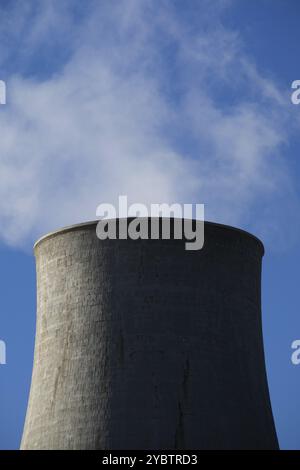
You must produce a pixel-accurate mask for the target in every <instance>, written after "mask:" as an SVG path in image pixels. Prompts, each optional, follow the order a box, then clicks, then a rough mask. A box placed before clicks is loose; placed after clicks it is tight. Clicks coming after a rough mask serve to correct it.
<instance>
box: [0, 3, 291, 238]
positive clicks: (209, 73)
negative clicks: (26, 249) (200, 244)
mask: <svg viewBox="0 0 300 470" xmlns="http://www.w3.org/2000/svg"><path fill="white" fill-rule="evenodd" d="M24 3H25V2H12V3H11V6H10V8H9V9H7V8H6V9H3V11H1V18H2V17H3V18H4V20H3V22H1V25H0V38H1V39H2V38H6V43H5V41H1V44H4V46H3V45H2V47H1V50H0V52H1V57H2V63H1V66H2V70H5V69H6V68H7V70H8V72H7V74H8V79H7V85H8V90H9V93H8V104H7V105H6V107H5V109H4V108H2V109H1V113H0V133H1V142H0V222H1V224H0V227H1V229H0V236H1V238H2V240H4V241H5V242H7V243H10V244H14V245H19V246H22V245H23V246H24V245H26V244H28V242H30V243H31V242H32V241H33V240H34V239H35V238H36V237H37V236H38V235H40V234H42V233H44V232H46V231H48V230H52V229H55V228H58V227H60V226H63V225H67V224H70V223H76V222H80V221H84V220H89V219H93V218H95V210H96V206H97V205H98V204H99V203H101V202H116V200H117V196H118V195H119V194H127V195H128V197H129V201H132V202H133V201H138V202H144V203H148V204H149V203H151V202H199V203H205V205H206V217H207V218H208V219H213V220H215V221H219V222H223V223H231V224H237V225H240V226H243V227H245V228H248V229H250V230H255V231H256V232H257V233H258V234H261V235H264V236H267V237H268V236H269V234H270V233H274V231H276V230H278V227H280V224H281V223H282V221H283V219H282V214H283V212H284V207H285V206H286V205H287V204H288V205H289V207H291V204H295V203H296V196H295V194H294V190H293V182H292V177H291V175H290V174H289V170H288V165H287V164H286V162H285V159H284V158H283V157H282V152H283V149H284V148H285V145H286V142H287V139H288V134H289V125H288V122H289V106H290V105H289V101H288V100H285V97H283V96H282V93H281V91H280V90H278V88H277V87H276V84H275V83H273V82H272V81H271V80H270V79H268V78H266V77H265V76H264V75H263V74H262V72H261V71H258V70H257V68H256V66H255V64H254V63H253V62H251V61H250V60H249V58H248V57H247V56H246V54H245V53H244V51H243V41H242V38H241V36H240V34H239V32H238V31H232V30H230V29H228V28H227V27H226V26H225V25H224V24H223V23H222V12H223V10H224V9H226V8H229V7H230V2H224V1H220V2H214V7H215V8H214V10H212V8H211V7H210V5H211V4H210V2H207V1H203V2H195V3H194V2H190V6H189V7H187V8H185V9H183V6H182V5H181V8H180V9H179V6H180V2H178V4H177V2H168V1H162V2H159V3H158V2H153V1H142V0H138V1H137V0H135V1H130V0H127V1H126V2H125V3H124V2H120V1H119V2H115V1H111V2H94V1H88V2H83V3H84V4H85V9H83V8H82V7H80V4H79V3H78V5H77V2H65V1H61V2H52V1H49V2H45V6H43V7H41V6H39V7H38V8H37V7H36V2H26V6H24ZM58 3H59V7H57V5H58ZM71 3H72V8H70V4H71ZM187 3H188V2H187ZM41 5H44V4H42V3H41ZM54 5H55V7H54ZM16 24H18V25H19V26H18V28H16ZM20 44H22V45H23V47H22V49H21V50H20ZM0 78H1V77H0ZM278 207H280V210H278ZM285 213H287V214H288V211H286V212H285ZM276 233H277V232H276Z"/></svg>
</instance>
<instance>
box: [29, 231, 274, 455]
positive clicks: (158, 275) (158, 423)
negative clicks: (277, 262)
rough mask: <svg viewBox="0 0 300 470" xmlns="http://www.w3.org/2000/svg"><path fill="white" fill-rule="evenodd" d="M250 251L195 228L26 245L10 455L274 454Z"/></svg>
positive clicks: (257, 257)
mask: <svg viewBox="0 0 300 470" xmlns="http://www.w3.org/2000/svg"><path fill="white" fill-rule="evenodd" d="M263 252H264V249H263V245H262V243H261V242H260V241H259V240H258V239H257V238H255V237H254V236H252V235H251V234H249V233H247V232H244V231H241V230H238V229H235V228H232V227H228V226H224V225H219V224H214V223H209V222H205V243H204V247H203V249H201V250H199V251H187V250H185V249H184V240H174V239H170V240H163V239H159V240H130V239H128V240H120V239H117V240H103V241H101V240H99V239H98V238H97V237H96V222H93V223H86V224H80V225H77V226H72V227H68V228H65V229H62V230H58V231H56V232H53V233H50V234H48V235H46V236H45V237H43V238H42V239H40V240H39V241H38V242H37V243H36V245H35V256H36V264H37V330H36V345H35V355H34V368H33V376H32V385H31V392H30V399H29V405H28V410H27V417H26V423H25V428H24V433H23V439H22V445H21V448H22V449H112V450H113V449H169V450H170V449H276V448H278V443H277V437H276V432H275V428H274V422H273V416H272V410H271V405H270V400H269V392H268V385H267V378H266V371H265V362H264V351H263V339H262V326H261V301H260V289H261V260H262V256H263Z"/></svg>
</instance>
